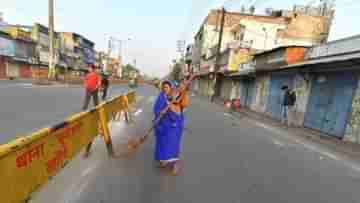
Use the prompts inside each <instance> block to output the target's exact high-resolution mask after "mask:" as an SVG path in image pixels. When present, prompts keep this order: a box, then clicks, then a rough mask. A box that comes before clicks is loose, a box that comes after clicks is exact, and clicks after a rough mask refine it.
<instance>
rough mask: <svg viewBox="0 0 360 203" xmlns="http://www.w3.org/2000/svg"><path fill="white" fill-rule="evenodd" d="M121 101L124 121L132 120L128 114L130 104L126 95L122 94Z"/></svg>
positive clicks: (129, 121) (130, 121)
mask: <svg viewBox="0 0 360 203" xmlns="http://www.w3.org/2000/svg"><path fill="white" fill-rule="evenodd" d="M121 100H122V103H123V105H124V115H125V121H126V122H127V123H132V122H134V121H133V119H132V117H131V116H130V105H129V99H128V97H127V96H122V97H121Z"/></svg>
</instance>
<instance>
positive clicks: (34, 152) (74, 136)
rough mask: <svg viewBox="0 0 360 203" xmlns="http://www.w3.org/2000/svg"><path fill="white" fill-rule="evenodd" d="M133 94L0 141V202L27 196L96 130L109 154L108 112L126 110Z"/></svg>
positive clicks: (52, 174) (8, 202)
mask: <svg viewBox="0 0 360 203" xmlns="http://www.w3.org/2000/svg"><path fill="white" fill-rule="evenodd" d="M135 97H136V95H135V92H131V93H129V94H128V95H126V96H119V97H116V98H113V99H112V100H110V101H108V102H106V103H102V104H100V105H99V106H97V107H96V108H94V109H91V110H89V111H86V112H81V113H79V114H76V115H73V116H71V117H69V118H68V119H66V120H65V121H64V122H62V123H59V124H57V125H55V126H53V127H51V128H44V129H41V130H39V131H37V132H35V133H33V134H31V135H29V136H27V137H24V138H19V139H17V140H14V141H12V142H10V143H8V144H5V145H0V179H1V181H0V191H1V202H2V203H18V202H24V201H26V200H28V199H29V197H30V195H31V193H33V192H34V191H36V190H38V189H39V188H40V187H41V186H42V185H44V184H45V183H46V182H47V181H48V180H49V179H50V178H51V177H53V176H54V175H56V174H57V173H58V172H59V171H60V170H61V169H62V168H63V167H65V166H66V164H67V163H68V162H69V161H70V160H71V159H72V158H74V156H75V155H77V154H78V153H79V152H80V151H81V150H82V149H83V148H84V147H85V146H88V145H89V144H90V143H91V142H92V141H93V139H94V138H95V137H96V136H98V135H99V134H102V137H103V140H104V142H105V144H106V146H107V148H108V152H109V154H110V155H112V153H113V148H112V143H111V137H110V130H109V128H108V122H109V120H111V119H112V117H111V115H113V114H114V113H118V112H121V111H123V110H125V106H124V98H126V99H128V101H132V102H130V103H131V104H133V102H135V101H136V99H135ZM99 126H100V128H99Z"/></svg>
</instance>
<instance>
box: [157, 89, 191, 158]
mask: <svg viewBox="0 0 360 203" xmlns="http://www.w3.org/2000/svg"><path fill="white" fill-rule="evenodd" d="M167 105H168V104H167V98H166V95H165V94H164V92H161V93H160V95H159V97H158V98H157V100H156V102H155V105H154V109H153V111H154V114H155V120H156V119H158V118H159V116H160V112H161V111H162V110H163V109H164V108H166V107H167ZM183 121H184V119H183V115H182V114H181V113H176V112H172V111H171V110H169V111H168V112H167V113H166V114H165V115H164V116H163V117H162V119H161V120H160V121H159V122H158V124H157V125H156V127H155V136H156V139H155V140H156V142H155V160H156V161H167V162H172V161H177V160H178V159H179V152H180V146H181V137H182V132H183V125H184V122H183Z"/></svg>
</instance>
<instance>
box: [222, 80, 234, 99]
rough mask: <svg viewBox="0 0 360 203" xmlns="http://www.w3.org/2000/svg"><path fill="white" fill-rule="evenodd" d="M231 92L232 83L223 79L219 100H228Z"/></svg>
mask: <svg viewBox="0 0 360 203" xmlns="http://www.w3.org/2000/svg"><path fill="white" fill-rule="evenodd" d="M231 90H232V81H231V80H230V79H225V80H224V82H223V85H222V88H221V94H220V95H221V98H222V99H230V97H231V95H230V94H231Z"/></svg>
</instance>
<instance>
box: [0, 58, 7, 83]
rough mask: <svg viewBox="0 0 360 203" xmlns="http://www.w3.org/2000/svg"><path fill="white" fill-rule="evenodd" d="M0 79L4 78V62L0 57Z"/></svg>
mask: <svg viewBox="0 0 360 203" xmlns="http://www.w3.org/2000/svg"><path fill="white" fill-rule="evenodd" d="M0 78H6V62H5V59H4V58H1V57H0Z"/></svg>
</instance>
